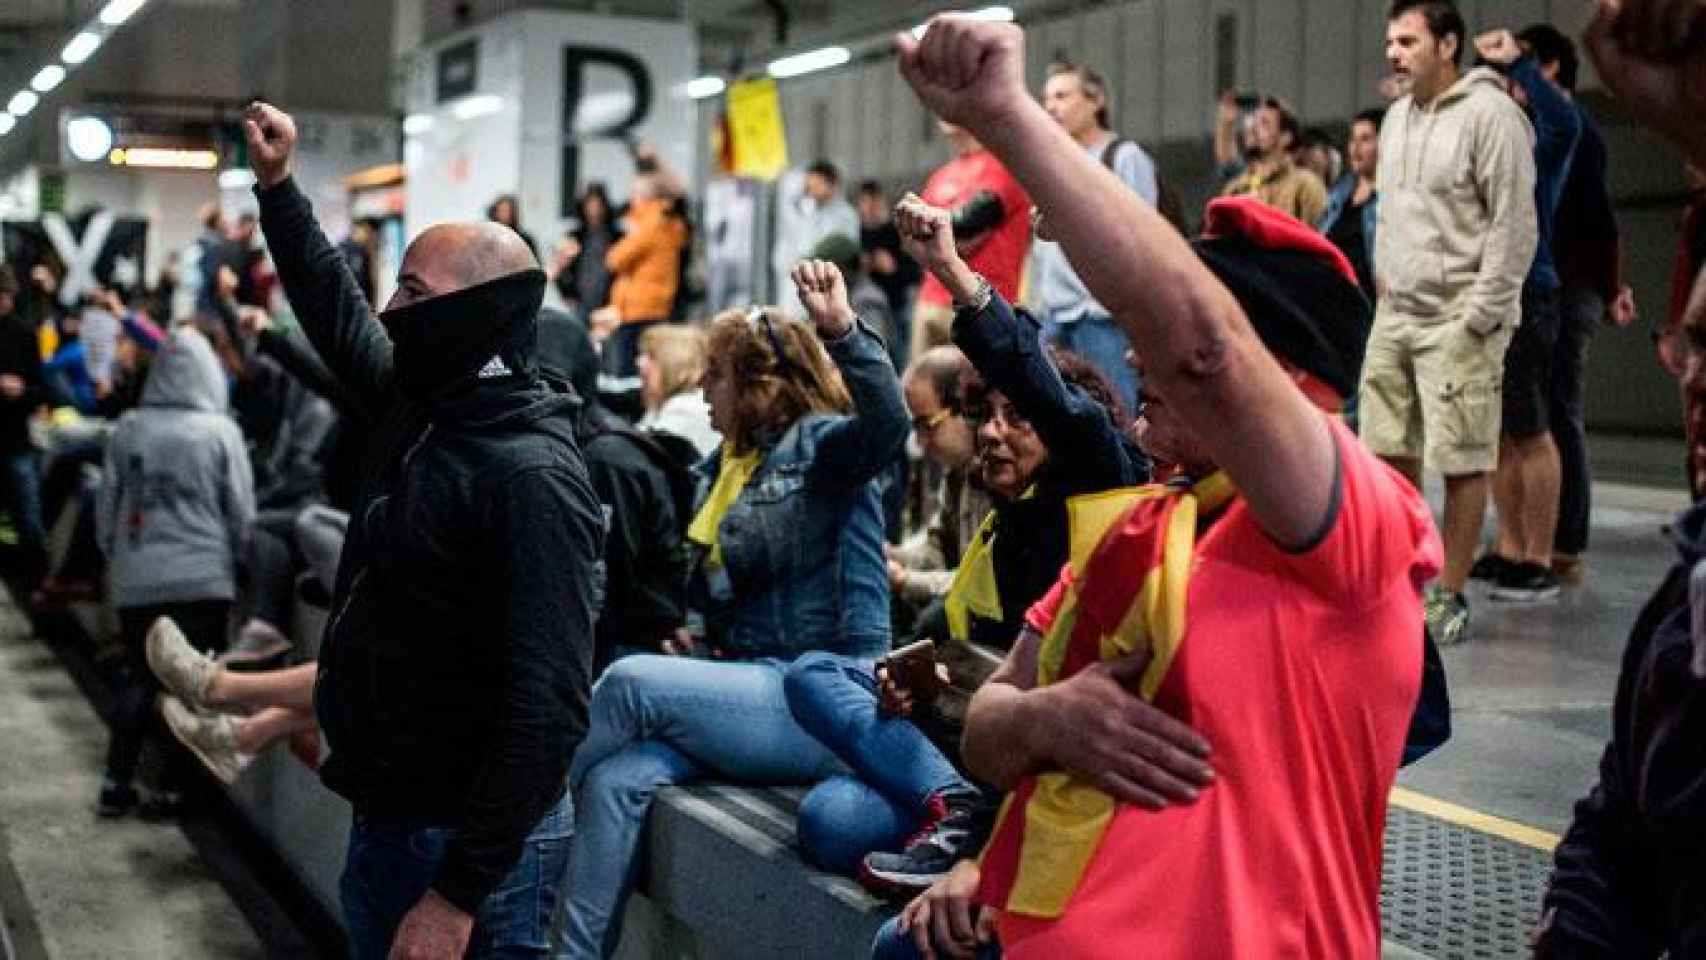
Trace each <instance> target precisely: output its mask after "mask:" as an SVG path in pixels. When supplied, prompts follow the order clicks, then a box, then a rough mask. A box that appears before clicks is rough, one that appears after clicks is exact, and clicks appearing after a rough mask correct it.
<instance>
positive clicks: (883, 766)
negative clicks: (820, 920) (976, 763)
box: [784, 652, 976, 873]
mask: <svg viewBox="0 0 1706 960" xmlns="http://www.w3.org/2000/svg"><path fill="white" fill-rule="evenodd" d="M784 688H785V689H786V691H787V694H788V707H789V708H790V709H792V710H793V711H794V719H796V720H798V721H799V722H800V726H802V727H804V728H805V729H806V730H807V731H808V732H809V733H811V735H812V736H814V737H816V738H817V739H818V740H820V741H822V743H823V744H824V745H825V746H827V747H828V748H829V749H830V750H832V751H834V753H835V755H836V756H837V757H839V758H841V761H842V762H843V763H845V764H847V766H848V767H850V768H852V770H853V773H854V775H855V776H856V777H858V780H857V781H850V780H846V779H845V778H837V779H834V780H830V781H827V782H825V783H822V784H819V785H818V786H817V788H816V789H814V790H813V791H812V792H811V793H810V794H808V795H807V796H806V799H805V802H803V803H801V804H800V826H799V834H800V844H801V846H803V847H805V850H806V853H807V854H808V855H809V856H810V857H811V858H812V859H813V860H815V861H817V862H818V863H819V864H820V865H822V866H823V867H825V868H826V869H830V870H835V871H837V872H841V873H852V872H854V871H855V870H857V869H858V865H859V862H860V861H861V860H863V859H864V857H865V854H867V853H870V852H871V851H872V850H892V849H896V848H898V847H899V846H900V844H901V843H902V842H903V841H904V840H905V839H906V837H907V836H908V835H910V834H911V833H912V832H913V830H915V829H917V824H918V821H919V820H920V819H921V818H922V816H923V815H924V813H925V812H926V807H925V803H926V801H928V800H929V799H930V797H932V796H934V795H936V794H938V793H942V792H943V791H965V792H971V791H974V790H975V789H976V788H975V787H973V786H972V785H971V784H970V783H969V782H967V781H966V779H965V778H964V777H962V776H961V775H960V773H959V771H958V770H955V769H954V765H953V764H952V763H949V762H948V758H947V757H944V756H942V752H941V751H940V750H938V749H936V745H935V744H933V743H931V742H930V740H929V738H928V737H926V736H925V735H924V734H923V732H922V731H920V730H919V729H918V728H917V727H916V726H914V725H913V723H912V721H910V720H905V719H901V718H897V717H885V716H883V715H881V714H880V713H879V712H878V710H877V678H876V674H875V673H874V672H873V670H872V664H871V662H870V661H869V660H856V659H853V658H851V657H843V656H839V655H837V654H833V653H821V652H819V653H808V654H805V655H803V656H801V657H800V658H799V659H798V660H795V661H794V663H793V665H792V666H790V667H789V668H788V674H787V677H786V679H785V681H784ZM867 843H868V844H871V845H870V846H863V845H864V844H867ZM862 846H863V849H860V847H862Z"/></svg>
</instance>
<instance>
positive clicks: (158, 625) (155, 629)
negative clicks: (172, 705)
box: [148, 617, 219, 709]
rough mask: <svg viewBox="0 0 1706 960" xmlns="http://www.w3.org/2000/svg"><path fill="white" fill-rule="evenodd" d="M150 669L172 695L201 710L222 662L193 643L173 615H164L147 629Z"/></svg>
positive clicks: (205, 704) (204, 706)
mask: <svg viewBox="0 0 1706 960" xmlns="http://www.w3.org/2000/svg"><path fill="white" fill-rule="evenodd" d="M148 668H149V669H150V670H153V671H154V676H156V677H159V678H160V685H161V686H163V687H165V688H166V689H167V690H169V691H171V693H172V695H173V696H175V697H177V698H179V699H180V700H183V701H184V702H185V703H188V704H190V705H192V706H194V707H196V708H198V709H206V708H207V688H208V687H210V686H212V685H213V674H214V673H215V672H216V671H218V670H219V665H218V664H217V663H214V662H213V660H212V658H210V657H208V655H207V654H205V653H202V652H201V651H200V650H197V649H196V648H195V647H192V646H190V642H189V640H188V639H186V638H185V637H184V632H183V631H182V630H179V629H178V625H177V624H175V623H173V622H172V618H171V617H161V618H160V619H158V620H156V621H154V625H153V626H151V627H149V628H148Z"/></svg>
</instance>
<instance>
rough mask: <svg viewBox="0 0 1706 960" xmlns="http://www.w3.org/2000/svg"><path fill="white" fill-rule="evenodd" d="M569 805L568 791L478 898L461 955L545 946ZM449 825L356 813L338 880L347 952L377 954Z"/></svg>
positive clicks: (430, 870) (429, 869)
mask: <svg viewBox="0 0 1706 960" xmlns="http://www.w3.org/2000/svg"><path fill="white" fill-rule="evenodd" d="M574 823H575V818H574V810H573V807H572V806H571V804H570V801H569V795H568V793H567V792H565V793H564V794H563V799H562V800H561V801H559V802H558V803H557V805H556V806H555V807H552V808H551V810H550V812H548V813H546V814H545V816H544V818H542V819H541V820H540V821H539V823H538V825H537V826H535V827H534V828H533V832H532V833H530V834H528V835H527V842H526V843H525V844H524V845H523V846H522V849H521V859H520V860H518V861H516V864H515V867H514V868H513V869H511V870H510V872H509V875H508V876H506V877H504V879H503V882H502V883H500V884H499V885H498V888H497V890H495V891H493V892H492V895H491V896H489V897H487V898H486V902H485V903H483V904H481V905H480V912H479V915H478V916H477V917H475V919H474V935H473V938H472V939H471V940H470V941H469V943H468V952H467V954H466V956H468V957H473V958H490V960H508V958H519V957H543V956H546V955H547V954H548V952H549V950H550V938H551V917H552V915H553V913H555V911H556V909H557V891H558V887H559V885H560V884H561V882H562V878H563V874H564V872H565V871H566V870H567V869H568V862H569V837H570V834H572V833H573V831H574ZM455 836H456V831H454V830H452V829H450V828H448V827H422V826H412V825H408V824H399V823H385V822H380V821H375V820H372V819H369V818H367V817H364V816H361V815H360V814H357V815H356V818H355V822H354V823H352V824H351V825H350V832H349V856H348V859H347V860H345V861H344V872H343V877H342V879H341V880H340V881H339V890H338V893H339V897H340V898H341V899H342V901H343V910H344V928H345V931H346V932H347V933H348V935H349V955H350V958H351V960H384V958H385V955H386V953H387V952H388V951H389V950H390V949H391V940H392V938H393V937H395V936H396V934H397V927H398V926H399V925H401V924H402V922H403V917H404V916H405V915H406V914H407V913H408V912H409V910H410V909H411V908H412V907H414V905H415V904H416V903H417V902H419V900H420V899H421V897H422V896H424V895H425V894H426V891H427V888H429V887H431V886H432V881H433V879H434V878H435V877H437V876H438V870H439V866H440V865H441V864H442V863H443V862H444V856H445V851H446V850H447V849H448V848H449V846H450V843H451V841H452V840H453V839H455Z"/></svg>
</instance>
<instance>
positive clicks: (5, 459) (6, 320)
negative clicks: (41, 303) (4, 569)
mask: <svg viewBox="0 0 1706 960" xmlns="http://www.w3.org/2000/svg"><path fill="white" fill-rule="evenodd" d="M17 297H18V278H17V275H16V274H14V273H13V272H12V268H11V267H9V266H7V265H6V264H3V263H0V468H3V474H0V475H3V476H4V479H5V486H6V500H5V504H6V510H7V512H8V513H10V514H11V516H12V526H13V527H14V528H16V529H17V531H18V547H19V551H20V562H19V565H18V574H19V578H20V580H22V582H23V583H25V584H26V585H28V586H31V587H34V586H35V581H36V580H38V579H40V578H41V575H42V573H44V572H45V568H46V549H45V547H44V546H43V544H44V542H45V537H44V536H43V533H42V516H41V474H40V473H39V472H38V468H37V465H36V452H35V449H34V448H33V447H31V446H30V430H29V420H30V414H31V413H33V412H34V411H35V408H36V407H38V406H40V405H41V403H42V397H43V389H42V379H41V349H40V347H38V346H37V345H36V332H35V328H34V327H32V326H31V325H30V323H29V322H28V321H27V320H26V319H25V318H24V316H23V314H22V313H20V312H19V311H18V310H17Z"/></svg>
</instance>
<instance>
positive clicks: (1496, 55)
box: [1475, 30, 1522, 67]
mask: <svg viewBox="0 0 1706 960" xmlns="http://www.w3.org/2000/svg"><path fill="white" fill-rule="evenodd" d="M1475 52H1476V53H1479V54H1480V55H1481V59H1483V60H1485V61H1487V62H1488V63H1491V64H1495V65H1497V66H1501V67H1508V66H1510V65H1511V64H1513V63H1515V62H1517V61H1518V60H1520V59H1522V46H1521V45H1520V44H1518V43H1517V42H1516V36H1515V35H1514V34H1512V33H1511V32H1510V31H1509V30H1489V31H1487V32H1486V33H1483V34H1481V35H1480V36H1478V37H1476V38H1475Z"/></svg>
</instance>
